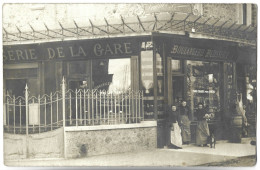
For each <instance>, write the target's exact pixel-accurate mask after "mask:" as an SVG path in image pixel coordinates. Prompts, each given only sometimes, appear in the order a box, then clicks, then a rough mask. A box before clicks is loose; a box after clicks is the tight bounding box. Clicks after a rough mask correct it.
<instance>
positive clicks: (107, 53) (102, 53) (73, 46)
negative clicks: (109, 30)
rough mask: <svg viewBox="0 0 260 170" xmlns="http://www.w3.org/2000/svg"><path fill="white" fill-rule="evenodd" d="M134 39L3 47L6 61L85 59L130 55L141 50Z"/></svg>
mask: <svg viewBox="0 0 260 170" xmlns="http://www.w3.org/2000/svg"><path fill="white" fill-rule="evenodd" d="M139 48H140V47H139V46H138V42H137V41H136V40H134V39H124V40H123V39H119V40H118V39H116V40H115V39H109V40H108V39H103V40H102V39H100V40H77V41H76V40H74V41H64V42H49V43H42V44H29V45H7V46H4V48H3V61H4V63H19V62H33V61H44V60H82V59H83V60H84V59H90V58H107V57H113V58H117V57H120V58H122V57H129V56H131V55H137V54H138V52H139V51H140V49H139Z"/></svg>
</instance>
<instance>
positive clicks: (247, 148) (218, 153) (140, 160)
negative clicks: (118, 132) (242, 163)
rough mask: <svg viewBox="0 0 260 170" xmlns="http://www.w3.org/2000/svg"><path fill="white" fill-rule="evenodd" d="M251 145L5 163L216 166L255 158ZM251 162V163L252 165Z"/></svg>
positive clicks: (22, 164)
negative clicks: (251, 157)
mask: <svg viewBox="0 0 260 170" xmlns="http://www.w3.org/2000/svg"><path fill="white" fill-rule="evenodd" d="M255 149H256V147H255V146H252V145H250V144H248V143H247V144H234V143H217V145H216V148H215V149H213V148H209V147H198V146H195V145H189V146H184V147H183V149H180V150H175V149H155V150H151V151H143V152H132V153H120V154H111V155H100V156H92V157H87V158H79V159H44V160H39V159H38V160H37V159H33V160H32V159H28V160H15V161H6V162H5V164H6V165H11V166H200V165H205V166H214V164H212V163H216V165H220V164H218V163H220V162H228V161H231V162H233V163H234V161H233V160H234V159H237V158H238V157H245V156H250V155H255V153H256V150H255ZM251 162H252V161H251ZM224 166H225V165H224Z"/></svg>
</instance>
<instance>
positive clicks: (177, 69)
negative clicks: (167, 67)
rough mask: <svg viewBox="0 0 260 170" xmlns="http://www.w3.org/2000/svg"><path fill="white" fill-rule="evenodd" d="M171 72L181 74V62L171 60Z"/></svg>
mask: <svg viewBox="0 0 260 170" xmlns="http://www.w3.org/2000/svg"><path fill="white" fill-rule="evenodd" d="M172 71H173V72H181V61H180V60H172Z"/></svg>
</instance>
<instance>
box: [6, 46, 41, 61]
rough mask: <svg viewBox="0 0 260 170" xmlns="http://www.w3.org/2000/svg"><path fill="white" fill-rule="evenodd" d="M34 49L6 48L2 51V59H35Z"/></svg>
mask: <svg viewBox="0 0 260 170" xmlns="http://www.w3.org/2000/svg"><path fill="white" fill-rule="evenodd" d="M36 59H37V56H36V55H35V49H25V50H7V51H4V53H3V60H4V61H7V60H9V61H20V60H36Z"/></svg>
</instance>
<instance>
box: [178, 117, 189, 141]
mask: <svg viewBox="0 0 260 170" xmlns="http://www.w3.org/2000/svg"><path fill="white" fill-rule="evenodd" d="M180 128H181V136H182V141H183V142H190V139H191V133H190V120H189V118H188V116H186V115H181V116H180Z"/></svg>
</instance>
